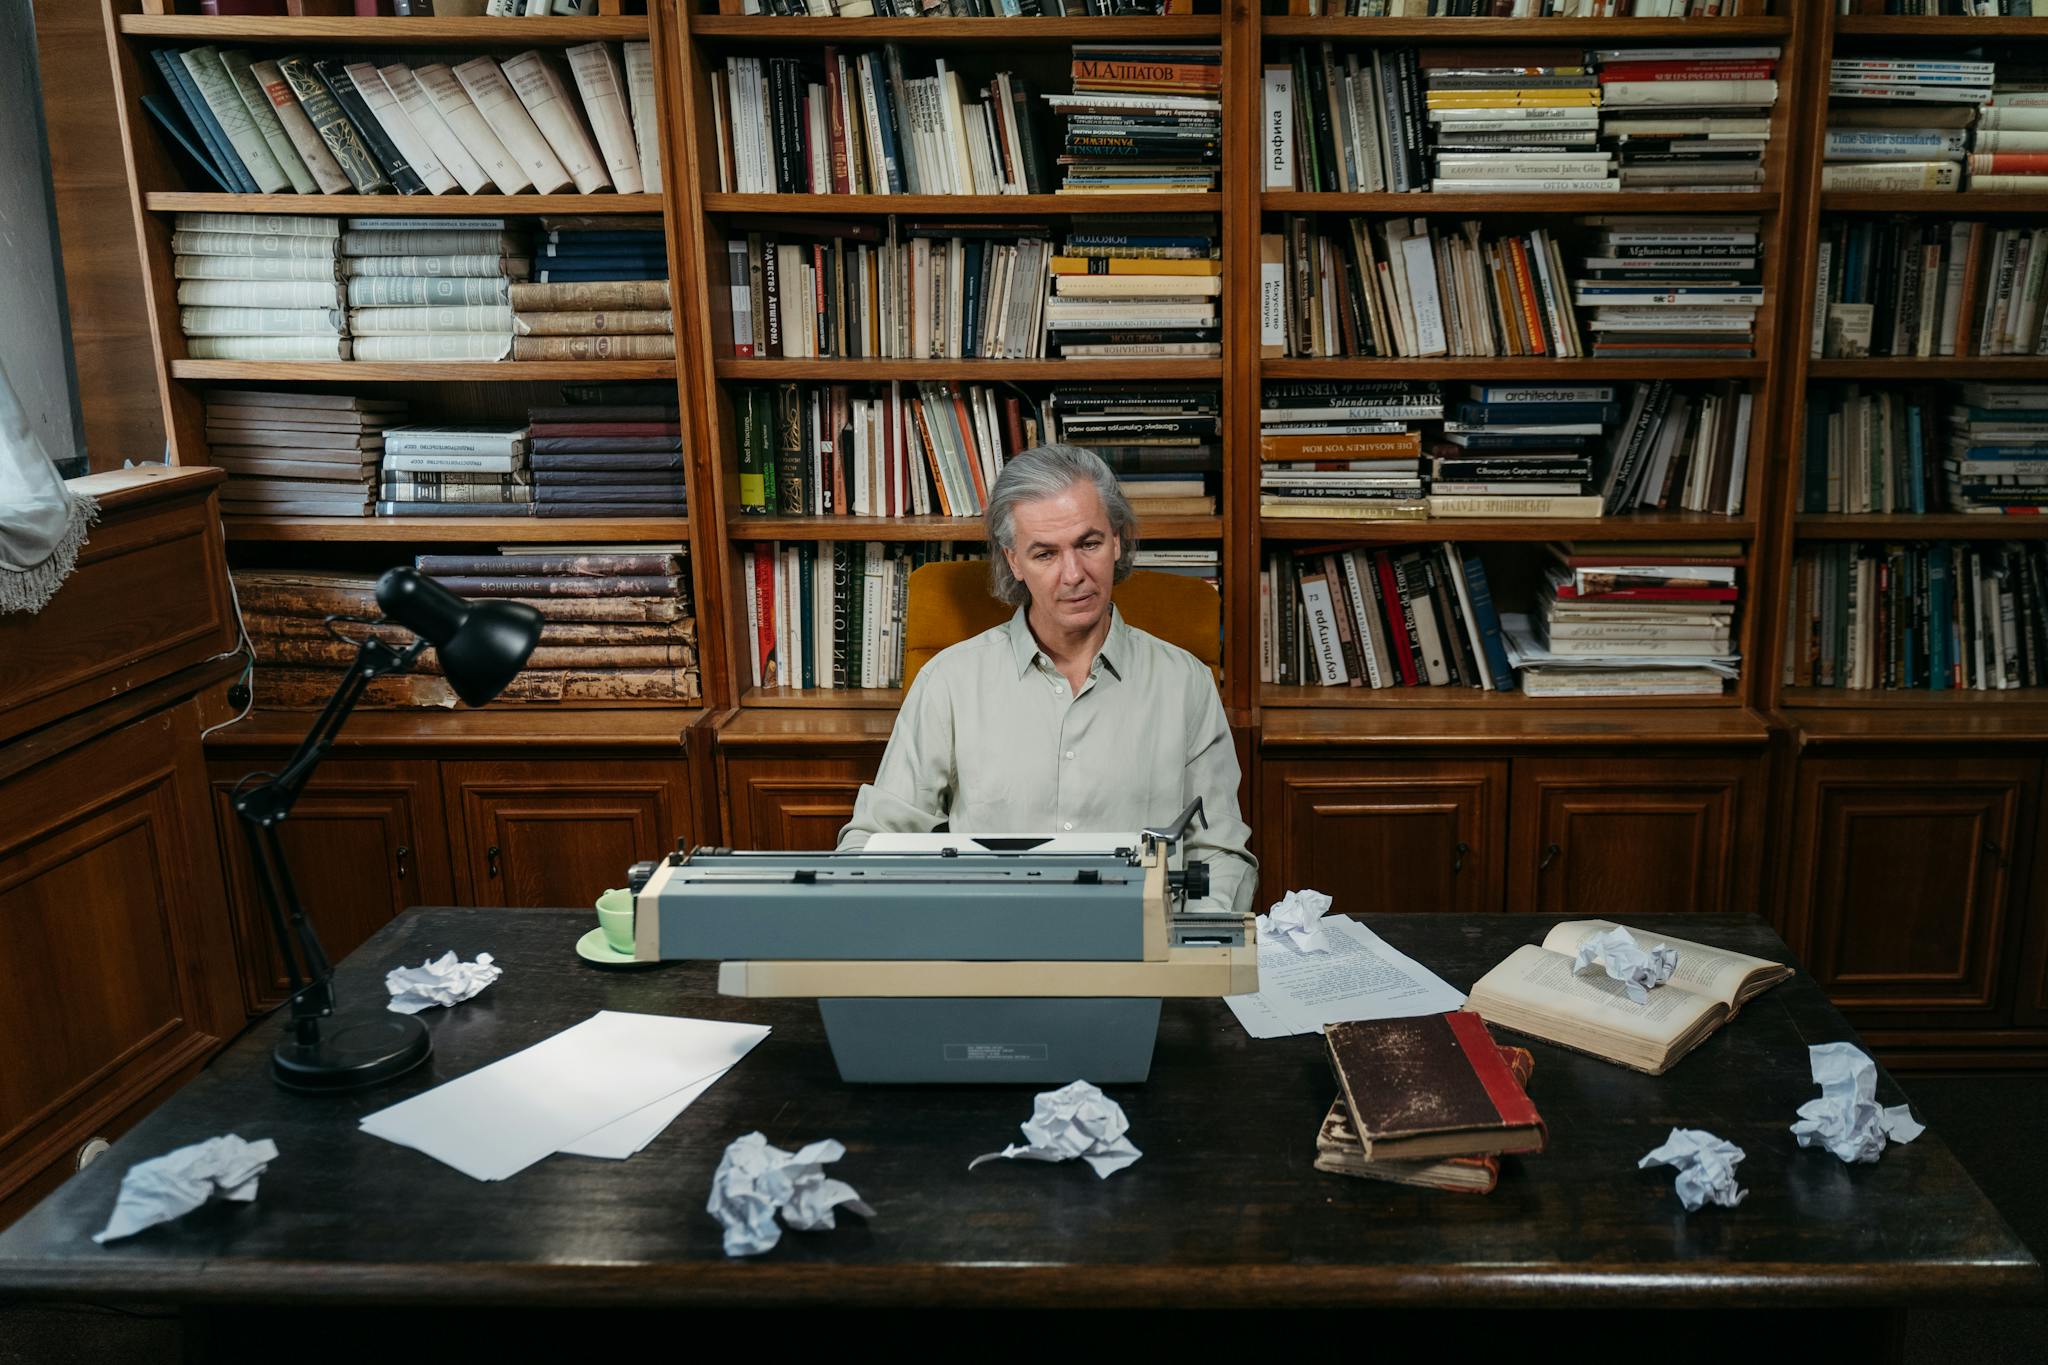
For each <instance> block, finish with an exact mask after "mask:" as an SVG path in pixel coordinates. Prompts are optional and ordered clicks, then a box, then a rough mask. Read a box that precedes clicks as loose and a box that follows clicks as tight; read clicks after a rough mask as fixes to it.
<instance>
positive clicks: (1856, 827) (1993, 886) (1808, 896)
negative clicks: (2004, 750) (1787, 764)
mask: <svg viewBox="0 0 2048 1365" xmlns="http://www.w3.org/2000/svg"><path fill="white" fill-rule="evenodd" d="M2037 769H2038V765H2036V764H2035V763H2034V762H2032V761H2031V760H2018V759H1990V758H1983V759H1938V758H1937V759H1913V758H1908V759H1883V760H1877V759H1861V758H1816V759H1807V760H1805V761H1803V762H1802V763H1801V764H1800V765H1799V774H1798V778H1797V781H1796V784H1795V791H1796V796H1795V807H1794V810H1795V814H1794V831H1793V840H1794V846H1793V850H1792V879H1793V883H1792V890H1791V902H1792V909H1793V916H1792V921H1791V924H1790V925H1789V926H1788V927H1789V928H1790V929H1791V931H1792V933H1791V938H1792V940H1793V942H1794V944H1795V946H1797V947H1799V948H1800V949H1801V950H1802V953H1801V955H1802V956H1803V957H1804V959H1805V961H1806V964H1807V968H1808V970H1810V971H1811V972H1812V973H1813V975H1814V979H1815V980H1817V981H1819V982H1820V984H1821V985H1822V987H1824V988H1825V989H1826V990H1827V992H1828V994H1829V995H1830V996H1832V997H1833V998H1834V1000H1835V1003H1836V1004H1837V1005H1839V1006H1841V1007H1842V1008H1843V1009H1844V1010H1855V1011H1857V1012H1858V1022H1859V1023H1863V1022H1868V1023H1871V1024H1873V1025H1876V1026H1880V1027H1889V1026H1928V1025H1931V1026H1936V1027H1940V1026H1943V1025H1945V1024H1974V1025H1983V1024H1986V1023H1994V1022H2002V1021H2003V1020H2004V1019H2006V1018H2007V1017H2008V1016H2009V1015H2010V1013H2011V1004H2010V1000H2009V999H2008V998H2007V994H2006V990H2005V988H2004V987H2003V985H2002V984H2001V971H2002V968H2003V967H2004V965H2005V954H2006V949H2007V943H2008V940H2009V939H2011V940H2014V941H2015V942H2016V941H2017V938H2018V931H2017V929H2016V927H2015V926H2014V924H2013V923H2012V919H2011V915H2012V910H2011V906H2012V904H2013V898H2014V897H2015V896H2016V895H2017V894H2018V891H2017V888H2018V887H2019V886H2021V885H2024V882H2023V880H2021V878H2020V877H2019V875H2018V874H2019V873H2020V872H2021V871H2022V870H2023V869H2021V868H2020V867H2019V863H2020V862H2021V861H2022V859H2023V856H2024V854H2023V851H2022V850H2021V849H2020V848H2019V847H2018V839H2019V834H2020V831H2021V830H2022V829H2025V828H2026V827H2027V822H2028V821H2030V820H2031V818H2032V812H2033V806H2034V799H2035V783H2036V780H2037Z"/></svg>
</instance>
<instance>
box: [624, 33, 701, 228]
mask: <svg viewBox="0 0 2048 1365" xmlns="http://www.w3.org/2000/svg"><path fill="white" fill-rule="evenodd" d="M625 56H626V97H627V104H628V106H629V107H630V109H631V112H632V115H633V142H634V146H635V147H636V148H637V149H638V152H639V156H640V188H641V189H642V191H643V192H645V193H647V194H660V193H661V120H660V116H659V114H658V113H657V112H656V104H657V101H656V99H655V94H654V47H653V44H651V43H627V44H626V45H625ZM720 112H723V111H720ZM723 141H724V139H722V138H721V139H720V144H721V145H722V144H723ZM724 166H725V161H724V158H723V157H720V158H719V170H720V173H721V174H723V172H724Z"/></svg>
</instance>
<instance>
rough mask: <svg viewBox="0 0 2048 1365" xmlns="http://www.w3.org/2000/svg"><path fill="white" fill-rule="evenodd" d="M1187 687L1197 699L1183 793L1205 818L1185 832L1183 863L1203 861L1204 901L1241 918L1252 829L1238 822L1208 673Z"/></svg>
mask: <svg viewBox="0 0 2048 1365" xmlns="http://www.w3.org/2000/svg"><path fill="white" fill-rule="evenodd" d="M1193 685H1194V686H1196V687H1198V688H1200V690H1201V692H1202V694H1203V697H1202V699H1201V700H1198V701H1196V702H1195V703H1193V704H1191V705H1190V706H1189V708H1188V714H1189V715H1191V716H1193V717H1194V718H1195V720H1194V725H1193V733H1191V734H1190V735H1189V738H1188V759H1187V786H1186V788H1185V790H1186V791H1187V792H1188V794H1189V796H1190V797H1195V796H1199V797H1201V798H1202V813H1203V814H1204V815H1206V816H1207V817H1208V818H1209V827H1208V828H1207V829H1202V828H1199V827H1198V828H1196V829H1194V830H1193V831H1191V832H1190V834H1189V836H1188V840H1187V844H1186V854H1187V858H1188V859H1189V861H1195V860H1206V861H1207V862H1208V864H1209V896H1208V899H1209V900H1210V901H1212V902H1215V903H1217V904H1220V905H1224V906H1227V907H1229V908H1230V909H1232V910H1236V911H1238V912H1239V913H1243V912H1244V911H1246V910H1249V909H1250V908H1251V904H1252V894H1253V892H1254V891H1256V890H1257V888H1258V880H1259V860H1258V859H1257V858H1254V857H1253V856H1252V855H1251V850H1250V848H1249V847H1248V845H1249V843H1250V841H1251V837H1252V827H1251V826H1250V825H1247V824H1246V823H1245V822H1244V816H1243V815H1242V814H1241V813H1240V812H1239V810H1238V805H1237V789H1238V785H1239V778H1240V774H1239V770H1238V766H1237V745H1236V744H1235V743H1234V742H1233V741H1232V739H1231V737H1230V722H1229V721H1228V720H1227V719H1225V718H1224V715H1223V699H1222V698H1221V697H1219V696H1217V695H1216V685H1215V682H1214V680H1213V679H1212V678H1211V677H1210V675H1209V671H1208V669H1206V668H1202V669H1200V671H1199V673H1198V674H1197V675H1196V676H1195V677H1194V679H1193Z"/></svg>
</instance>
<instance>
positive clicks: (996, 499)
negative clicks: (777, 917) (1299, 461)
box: [839, 445, 1258, 911]
mask: <svg viewBox="0 0 2048 1365" xmlns="http://www.w3.org/2000/svg"><path fill="white" fill-rule="evenodd" d="M986 517H987V524H988V539H989V578H990V586H991V591H992V592H993V593H994V594H995V595H996V596H997V597H999V598H1001V599H1002V600H1003V601H1005V602H1009V603H1011V604H1013V605H1014V606H1016V608H1017V614H1016V615H1014V616H1012V617H1011V618H1010V619H1009V620H1008V621H1007V622H1006V623H1004V624H1003V625H1000V626H997V627H995V628H994V629H993V630H987V631H983V632H982V633H981V634H980V635H977V636H975V637H974V638H972V639H970V640H963V641H962V642H960V643H959V644H957V645H954V646H952V647H951V648H948V649H944V650H941V651H940V652H939V653H938V655H937V656H935V657H934V658H933V659H932V661H931V662H930V663H928V664H926V665H925V666H924V668H923V669H922V670H921V671H920V672H919V673H918V675H917V679H916V681H915V682H913V683H912V684H911V688H910V694H909V695H908V696H907V697H905V698H904V700H903V709H902V711H901V712H900V713H899V714H898V715H897V718H896V728H895V731H894V732H893V733H892V734H891V735H890V737H889V748H888V752H886V753H885V754H883V755H882V766H881V770H880V771H879V772H877V773H876V774H875V780H874V781H873V782H871V783H869V784H867V785H866V786H863V787H862V788H861V789H860V796H859V798H858V799H857V800H856V801H855V802H854V807H853V819H852V820H851V821H850V822H849V823H848V824H847V826H846V828H845V829H843V830H841V831H840V833H839V847H840V848H841V849H856V848H859V847H861V846H862V845H863V844H865V843H866V842H867V839H868V836H869V835H871V834H877V833H880V832H882V831H885V830H886V831H891V832H906V833H907V832H915V833H924V832H926V831H929V830H932V829H934V828H936V827H937V826H938V825H940V824H942V823H949V828H951V829H952V830H953V831H954V832H956V833H961V834H968V833H979V834H995V833H1004V834H1016V833H1068V832H1072V831H1088V832H1102V831H1117V832H1132V831H1136V830H1139V829H1143V828H1144V827H1146V826H1148V825H1159V824H1163V823H1164V822H1166V821H1168V820H1171V819H1172V818H1173V817H1174V816H1176V815H1178V814H1179V813H1180V812H1181V810H1182V809H1183V808H1184V807H1185V806H1186V805H1187V804H1188V802H1189V801H1191V800H1193V799H1194V798H1195V797H1197V796H1199V797H1201V798H1202V805H1203V809H1204V811H1205V813H1206V814H1207V815H1208V818H1209V826H1208V828H1207V829H1206V830H1196V831H1194V832H1193V833H1192V834H1191V837H1190V838H1189V840H1188V843H1187V856H1188V858H1190V859H1203V860H1206V861H1207V862H1208V864H1209V886H1210V897H1211V900H1212V901H1217V902H1221V903H1222V905H1224V906H1226V907H1228V908H1232V909H1235V910H1239V911H1243V910H1246V909H1248V908H1249V907H1250V905H1251V900H1252V890H1253V885H1254V883H1255V881H1256V880H1257V869H1258V863H1257V862H1256V861H1255V860H1254V859H1253V858H1252V856H1251V854H1250V853H1249V852H1247V851H1246V849H1245V843H1246V840H1247V839H1249V838H1250V836H1251V829H1250V827H1249V826H1247V825H1246V824H1245V822H1244V820H1243V818H1242V817H1241V816H1240V815H1239V814H1238V805H1237V785H1238V767H1237V751H1236V749H1235V748H1234V747H1233V746H1232V744H1231V739H1230V726H1229V725H1228V724H1227V723H1226V722H1225V720H1224V717H1223V703H1222V701H1221V700H1220V699H1219V698H1218V697H1217V695H1216V684H1215V680H1214V678H1212V677H1211V676H1210V673H1209V669H1208V667H1207V665H1205V664H1203V663H1202V662H1201V661H1200V660H1199V659H1197V658H1195V656H1194V655H1192V654H1190V653H1188V652H1187V651H1186V650H1184V649H1180V648H1178V647H1176V646H1174V645H1170V644H1167V643H1166V642H1165V641H1164V640H1160V639H1158V638H1156V637H1155V636H1151V635H1148V634H1146V633H1145V632H1144V631H1142V630H1138V629H1135V628H1134V627H1132V626H1130V625H1128V624H1126V623H1125V621H1124V619H1123V618H1122V617H1121V616H1120V615H1118V613H1117V610H1116V607H1115V605H1114V604H1112V602H1111V601H1110V594H1111V590H1112V589H1113V588H1114V587H1115V585H1116V584H1117V583H1120V582H1122V581H1123V580H1124V579H1125V578H1127V577H1128V576H1129V575H1130V572H1131V560H1132V557H1133V556H1134V555H1135V554H1136V553H1137V549H1138V519H1137V516H1136V515H1135V514H1134V513H1133V512H1132V511H1131V505H1130V503H1129V502H1128V501H1126V500H1125V498H1124V495H1123V493H1122V491H1121V490H1120V489H1118V487H1117V483H1116V476H1115V475H1114V474H1112V473H1111V472H1110V470H1109V466H1108V465H1105V464H1104V463H1103V462H1102V460H1101V459H1100V458H1099V457H1098V456H1096V454H1095V453H1094V452H1093V451H1089V450H1084V449H1082V448H1081V447H1079V446H1069V445H1051V446H1038V447H1035V448H1034V449H1031V450H1027V451H1025V452H1024V453H1023V454H1021V455H1018V456H1017V457H1016V458H1015V459H1013V460H1011V461H1010V462H1009V463H1008V464H1006V465H1005V466H1004V467H1003V472H1002V474H1001V475H1000V476H999V477H998V478H997V479H996V486H995V488H994V489H993V490H992V491H991V492H990V494H989V500H988V512H987V514H986Z"/></svg>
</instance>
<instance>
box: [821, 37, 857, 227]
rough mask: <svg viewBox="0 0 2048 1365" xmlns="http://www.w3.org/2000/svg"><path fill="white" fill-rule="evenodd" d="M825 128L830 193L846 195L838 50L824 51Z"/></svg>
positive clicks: (844, 125)
mask: <svg viewBox="0 0 2048 1365" xmlns="http://www.w3.org/2000/svg"><path fill="white" fill-rule="evenodd" d="M825 128H826V135H827V136H828V137H829V138H830V139H831V144H832V193H834V194H848V193H850V192H851V191H850V190H849V188H848V177H847V171H846V165H847V163H846V146H847V143H846V110H845V107H844V106H843V105H842V104H841V103H840V90H839V49H838V48H836V47H827V48H826V49H825Z"/></svg>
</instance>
